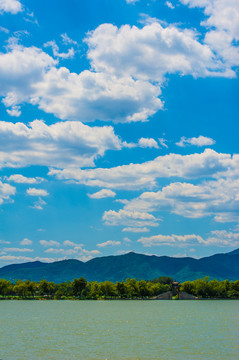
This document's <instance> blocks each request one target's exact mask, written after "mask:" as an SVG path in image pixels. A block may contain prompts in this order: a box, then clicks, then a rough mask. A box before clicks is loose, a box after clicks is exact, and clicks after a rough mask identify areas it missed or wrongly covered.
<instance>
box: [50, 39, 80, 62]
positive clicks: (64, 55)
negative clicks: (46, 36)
mask: <svg viewBox="0 0 239 360" xmlns="http://www.w3.org/2000/svg"><path fill="white" fill-rule="evenodd" d="M44 47H51V48H52V51H53V55H54V56H55V57H58V58H62V59H72V58H73V57H74V55H75V50H74V49H73V48H70V49H68V51H67V53H60V52H59V46H58V45H57V44H56V42H55V41H54V40H52V41H48V42H47V43H45V44H44Z"/></svg>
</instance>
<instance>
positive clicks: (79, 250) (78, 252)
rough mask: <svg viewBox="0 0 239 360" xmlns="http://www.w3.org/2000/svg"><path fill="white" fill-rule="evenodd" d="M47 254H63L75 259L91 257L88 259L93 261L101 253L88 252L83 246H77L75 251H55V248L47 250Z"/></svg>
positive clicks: (96, 251)
mask: <svg viewBox="0 0 239 360" xmlns="http://www.w3.org/2000/svg"><path fill="white" fill-rule="evenodd" d="M45 253H48V254H49V253H50V254H61V255H62V256H69V255H71V256H72V255H73V256H74V257H79V256H81V255H82V256H87V257H90V258H88V259H92V257H93V256H97V255H99V254H100V251H98V250H86V249H83V248H82V247H81V246H75V247H74V248H73V249H55V248H49V249H46V250H45Z"/></svg>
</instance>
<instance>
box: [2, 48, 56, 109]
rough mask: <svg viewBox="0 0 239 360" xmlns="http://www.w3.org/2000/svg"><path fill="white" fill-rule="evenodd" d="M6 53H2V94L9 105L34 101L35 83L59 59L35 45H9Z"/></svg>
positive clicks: (4, 101) (5, 102)
mask: <svg viewBox="0 0 239 360" xmlns="http://www.w3.org/2000/svg"><path fill="white" fill-rule="evenodd" d="M7 50H8V51H7V52H6V53H0V81H1V89H0V95H1V96H4V99H3V103H4V104H5V106H7V107H11V106H16V105H18V104H20V103H22V102H24V101H27V100H28V101H29V102H34V99H33V97H34V92H33V88H32V86H33V84H34V83H37V82H38V81H40V80H41V79H42V76H43V74H44V73H45V72H47V71H48V70H49V69H50V68H51V67H52V66H54V65H56V64H57V61H56V60H54V59H53V58H52V57H50V56H49V55H48V54H46V53H45V52H44V51H42V50H41V49H39V48H36V47H34V46H32V47H24V46H22V45H18V44H11V45H9V46H8V48H7Z"/></svg>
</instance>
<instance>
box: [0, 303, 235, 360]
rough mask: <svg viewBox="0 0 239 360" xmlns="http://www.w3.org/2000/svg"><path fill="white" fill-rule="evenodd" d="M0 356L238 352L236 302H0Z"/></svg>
mask: <svg viewBox="0 0 239 360" xmlns="http://www.w3.org/2000/svg"><path fill="white" fill-rule="evenodd" d="M0 359H1V360H18V359H24V360H35V359H39V360H40V359H41V360H46V359H47V360H51V359H59V360H61V359H62V360H70V359H86V360H88V359H90V360H91V359H92V360H93V359H94V360H96V359H97V360H98V359H102V360H103V359H109V360H111V359H127V360H133V359H134V360H136V359H147V360H151V359H162V360H164V359H165V360H166V359H167V360H168V359H175V360H176V359H177V360H186V359H190V360H196V359H203V360H211V359H213V360H215V359H220V360H222V359H225V360H233V359H239V301H237V300H235V301H230V300H228V301H220V300H216V301H213V300H210V301H172V300H171V301H170V300H169V301H167V300H164V301H0Z"/></svg>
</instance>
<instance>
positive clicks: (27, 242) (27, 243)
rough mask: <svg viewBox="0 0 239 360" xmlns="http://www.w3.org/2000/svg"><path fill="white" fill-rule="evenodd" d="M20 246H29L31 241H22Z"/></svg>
mask: <svg viewBox="0 0 239 360" xmlns="http://www.w3.org/2000/svg"><path fill="white" fill-rule="evenodd" d="M20 244H21V245H31V244H32V240H29V239H27V238H25V239H23V240H22V241H21V242H20Z"/></svg>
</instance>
